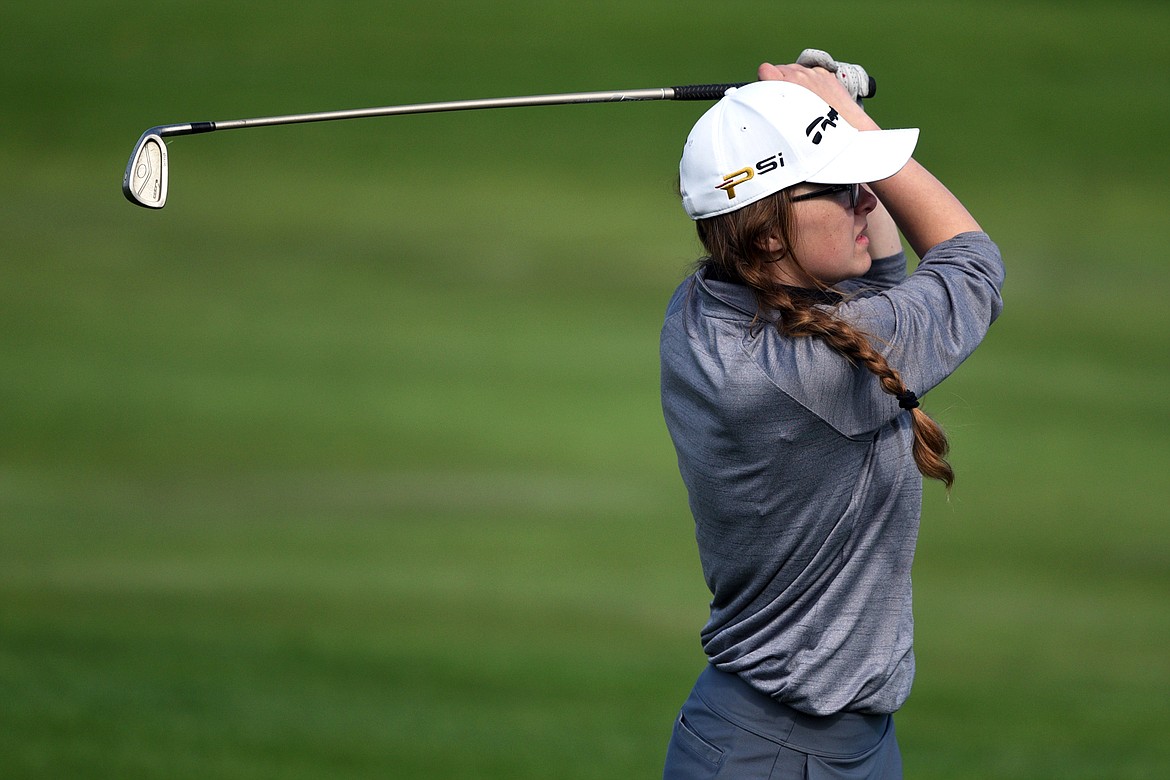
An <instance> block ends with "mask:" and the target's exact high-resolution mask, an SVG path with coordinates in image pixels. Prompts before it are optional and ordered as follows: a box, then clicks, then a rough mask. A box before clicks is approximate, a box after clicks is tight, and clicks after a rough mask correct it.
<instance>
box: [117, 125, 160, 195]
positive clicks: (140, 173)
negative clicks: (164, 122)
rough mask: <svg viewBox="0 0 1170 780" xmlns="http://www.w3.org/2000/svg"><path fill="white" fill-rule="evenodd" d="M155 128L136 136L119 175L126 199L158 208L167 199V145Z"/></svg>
mask: <svg viewBox="0 0 1170 780" xmlns="http://www.w3.org/2000/svg"><path fill="white" fill-rule="evenodd" d="M156 129H157V128H151V129H150V130H147V131H146V132H145V133H143V134H142V137H141V138H139V139H138V143H137V144H136V145H135V147H134V153H133V154H131V155H130V162H128V163H127V164H126V173H125V175H124V176H123V177H122V192H123V194H125V196H126V199H127V200H128V201H130V202H131V203H135V204H137V205H139V206H145V207H146V208H148V209H161V208H162V207H163V206H165V205H166V202H167V146H166V144H165V143H163V139H162V136H161V135H159V134H158V133H157V132H155V130H156Z"/></svg>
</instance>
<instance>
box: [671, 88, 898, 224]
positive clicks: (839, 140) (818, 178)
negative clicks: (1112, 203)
mask: <svg viewBox="0 0 1170 780" xmlns="http://www.w3.org/2000/svg"><path fill="white" fill-rule="evenodd" d="M917 140H918V131H917V130H875V131H871V132H864V133H862V132H860V131H858V130H857V129H856V128H854V127H853V126H851V125H850V124H849V123H848V122H846V121H845V120H844V119H843V118H841V115H840V114H839V113H838V112H837V110H836V109H834V108H833V107H832V106H830V105H829V104H828V103H826V102H825V101H823V100H821V99H820V98H819V97H817V96H816V95H815V94H813V93H812V92H811V91H809V90H807V89H805V88H804V87H799V86H797V85H795V84H789V83H787V82H784V81H758V82H755V83H752V84H747V85H745V86H743V87H740V88H738V89H730V90H728V91H727V94H726V95H725V96H724V97H723V98H722V99H721V100H720V101H719V102H718V103H716V104H715V105H714V106H712V107H711V108H710V109H709V110H708V111H707V113H705V114H703V116H702V117H700V118H699V121H698V122H696V123H695V126H694V128H692V130H691V133H690V136H689V137H688V138H687V143H686V146H685V147H684V149H683V156H682V161H681V163H680V164H679V180H680V183H681V189H682V197H683V208H684V209H685V210H686V212H687V214H688V215H690V217H691V218H692V219H704V218H706V217H713V216H716V215H718V214H725V213H727V212H729V211H734V210H736V209H738V208H742V207H743V206H746V205H748V204H749V203H754V202H755V201H757V200H760V199H761V198H764V197H767V196H768V195H771V194H773V193H775V192H779V191H780V190H782V189H784V188H786V187H791V186H792V185H794V184H799V183H801V182H816V183H820V184H856V183H859V182H869V181H877V180H879V179H884V178H886V177H888V176H892V175H893V174H895V173H897V172H898V170H899V169H900V168H901V167H902V166H903V165H905V164H906V161H907V160H909V159H910V154H911V153H912V152H913V151H914V145H915V143H916V142H917Z"/></svg>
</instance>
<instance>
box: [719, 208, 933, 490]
mask: <svg viewBox="0 0 1170 780" xmlns="http://www.w3.org/2000/svg"><path fill="white" fill-rule="evenodd" d="M696 227H697V229H698V233H699V240H700V241H702V243H703V247H704V248H705V249H706V250H707V252H708V253H709V257H707V258H705V259H704V260H703V261H702V262H703V263H705V264H708V265H710V266H711V267H712V268H713V269H714V270H715V271H716V272H717V273H718V274H719V275H720V276H722V277H724V278H730V279H734V280H737V281H742V282H743V283H744V284H746V285H747V286H748V287H749V288H751V290H752V292H753V293H755V296H756V305H757V313H756V324H760V323H763V322H765V321H766V320H765V319H764V317H763V314H764V312H768V311H773V312H776V313H778V314H779V315H780V316H779V317H778V318H777V319H776V328H777V329H778V330H779V331H780V332H781V333H782V334H784V335H785V336H790V337H805V336H807V337H812V338H819V339H820V340H821V341H823V342H824V343H825V344H826V345H827V346H828V347H829V348H831V349H832V350H833V351H834V352H837V353H838V354H840V355H842V356H843V357H844V358H845V359H847V360H848V361H849V362H850V363H852V364H853V365H859V364H860V365H861V366H864V367H865V368H866V369H867V370H868V371H869V372H870V373H872V374H873V375H874V376H876V377H877V379H878V382H879V383H880V384H881V387H882V390H884V391H885V392H887V393H889V394H890V395H892V396H895V397H900V398H905V397H907V396H908V392H909V391H908V388H907V387H906V384H905V383H904V382H903V381H902V377H901V375H900V374H899V373H898V371H897V370H896V369H894V368H893V367H892V366H891V365H890V364H889V363H888V362H887V361H886V359H885V357H884V356H882V354H881V353H880V352H878V350H877V349H876V348H875V347H874V345H873V343H872V342H871V337H870V336H869V335H868V334H866V333H865V332H864V331H861V330H859V329H858V328H855V327H854V326H853V325H851V324H849V323H848V322H846V321H844V320H842V319H840V318H838V317H837V316H835V314H834V313H833V311H832V310H831V309H827V308H825V307H824V306H823V305H819V304H818V303H817V302H816V301H815V300H814V299H813V298H811V297H810V296H807V295H799V294H793V290H792V288H790V287H786V286H784V285H783V284H780V283H779V282H777V281H776V278H775V276H774V273H773V267H772V266H773V264H774V262H775V261H774V259H773V258H772V257H771V256H770V255H769V253H768V252H767V250H766V248H765V247H766V241H767V239H768V238H769V237H771V236H775V235H778V236H779V238H780V242H781V244H782V246H784V247H785V248H786V251H788V255H787V258H788V259H789V260H790V261H791V262H792V263H793V264H795V265H796V267H797V268H798V270H800V271H802V272H803V270H804V269H803V268H800V262H799V260H797V258H796V256H795V255H794V254H792V252H791V247H792V239H793V238H794V237H795V227H794V221H793V218H792V195H791V193H790V192H789V191H788V190H781V191H780V192H777V193H776V194H774V195H771V196H769V197H767V198H764V199H762V200H759V201H756V202H755V203H752V204H749V205H747V206H744V207H743V208H741V209H737V210H736V211H733V212H730V213H728V214H721V215H719V216H715V217H709V218H707V219H701V220H698V221H697V222H696ZM805 275H806V276H808V274H805ZM910 397H911V398H912V396H910ZM910 414H911V426H912V428H913V431H914V445H913V454H914V462H915V463H916V464H917V465H918V470H919V471H920V472H921V473H922V474H923V475H924V476H927V477H930V478H932V479H937V480H939V481H941V482H942V483H943V484H945V485H946V486H947V489H948V490H949V489H950V487H951V485H952V484H953V483H954V481H955V473H954V471H953V470H952V469H951V466H950V464H949V463H947V461H946V455H947V451H948V449H949V445H948V443H947V437H946V434H945V433H943V430H942V428H940V427H939V425H938V423H936V422H935V421H934V420H933V419H931V418H930V415H928V414H927V413H926V412H924V411H923V410H922V409H920V408H917V407H916V408H913V409H911V410H910Z"/></svg>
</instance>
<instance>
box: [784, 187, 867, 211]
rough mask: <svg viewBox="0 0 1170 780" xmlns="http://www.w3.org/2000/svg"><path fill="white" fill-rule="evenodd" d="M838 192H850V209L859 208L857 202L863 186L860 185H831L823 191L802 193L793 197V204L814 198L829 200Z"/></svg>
mask: <svg viewBox="0 0 1170 780" xmlns="http://www.w3.org/2000/svg"><path fill="white" fill-rule="evenodd" d="M838 192H848V193H849V208H850V209H856V208H857V201H858V200H859V199H860V198H861V185H860V184H833V185H831V186H829V187H825V188H823V189H819V190H813V191H812V192H805V193H801V194H800V195H793V196H792V202H793V203H797V202H798V201H802V200H812V199H813V198H827V197H829V196H831V195H836V194H837V193H838Z"/></svg>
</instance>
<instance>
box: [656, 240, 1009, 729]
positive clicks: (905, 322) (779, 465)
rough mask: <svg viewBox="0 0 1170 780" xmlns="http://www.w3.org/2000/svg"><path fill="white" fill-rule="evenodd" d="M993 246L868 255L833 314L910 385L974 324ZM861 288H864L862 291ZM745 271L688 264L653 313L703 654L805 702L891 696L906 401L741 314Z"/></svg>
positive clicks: (906, 483) (961, 355)
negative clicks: (704, 618) (694, 562)
mask: <svg viewBox="0 0 1170 780" xmlns="http://www.w3.org/2000/svg"><path fill="white" fill-rule="evenodd" d="M1003 275H1004V271H1003V263H1002V260H1001V258H1000V254H999V250H998V249H997V247H996V246H995V244H994V243H992V242H991V240H990V239H989V238H988V237H987V236H986V235H985V234H983V233H965V234H962V235H960V236H957V237H955V238H953V239H951V240H949V241H946V242H943V243H941V244H939V245H938V246H936V247H934V248H933V249H932V250H930V251H929V252H927V253H926V256H925V257H924V258H923V259H922V262H921V263H920V264H919V266H918V268H917V269H916V270H915V271H914V273H912V274H910V275H909V276H907V274H906V261H905V257H904V255H902V254H899V255H896V256H894V257H890V258H885V259H881V260H877V261H875V262H874V264H873V268H872V269H871V270H870V272H869V273H868V274H867V275H866V276H865V277H864V278H862V279H859V280H856V281H854V282H850V283H846V284H843V285H840V286H839V288H840V289H845V290H848V291H850V292H851V293H854V295H851V296H850V297H848V298H847V300H846V301H845V302H843V303H840V304H839V305H838V306H837V315H838V316H839V317H841V318H843V319H846V320H848V321H850V322H852V323H854V324H855V325H857V326H858V327H859V328H861V329H862V330H864V331H865V332H866V333H868V334H869V335H870V336H872V337H873V338H874V340H875V343H877V344H879V345H880V349H881V351H882V353H883V354H884V355H885V356H886V358H887V359H888V360H889V362H890V364H891V365H892V366H893V367H894V368H896V369H897V370H898V371H899V372H900V373H901V374H902V377H903V379H904V380H905V382H906V386H907V388H909V389H910V390H912V391H913V392H915V393H917V394H918V395H919V396H922V395H925V393H926V392H927V391H928V390H930V389H931V388H933V387H934V386H935V385H937V384H938V383H939V382H941V381H942V380H943V379H944V378H945V377H947V376H948V375H949V374H950V373H951V372H953V371H954V370H955V369H956V368H957V367H958V366H959V364H960V363H962V362H963V360H965V359H966V358H967V356H968V355H970V354H971V352H972V351H973V350H974V349H975V347H976V346H977V345H978V344H979V342H980V341H981V340H982V339H983V337H984V335H985V333H986V332H987V329H988V327H989V326H990V324H991V322H992V321H993V320H994V319H995V318H996V317H997V316H998V314H999V312H1000V309H1001V307H1002V301H1001V298H1000V292H999V291H1000V287H1001V285H1002V283H1003ZM863 289H864V291H861V290H863ZM755 312H756V302H755V298H754V296H753V295H752V294H751V292H750V291H749V290H748V289H747V288H746V287H744V286H742V285H737V284H731V283H728V282H722V281H716V280H713V279H708V278H706V277H705V276H704V274H703V273H702V272H701V271H700V272H698V273H696V274H694V275H693V276H691V277H689V278H688V279H686V280H685V281H684V282H683V283H682V284H681V285H680V286H679V288H678V289H677V290H676V291H675V294H674V296H673V297H672V298H671V301H670V304H669V306H668V307H667V312H666V320H665V323H664V325H663V329H662V338H661V359H662V406H663V413H664V416H665V418H666V423H667V428H668V429H669V431H670V435H671V438H672V439H673V441H674V444H675V448H676V450H677V453H678V463H679V470H680V472H681V474H682V478H683V481H684V483H685V484H686V487H687V491H688V494H689V498H690V506H691V511H692V513H693V515H694V520H695V536H696V539H697V541H698V547H699V557H700V560H701V562H702V567H703V574H704V577H705V578H706V581H707V586H708V587H709V588H710V590H711V593H712V600H711V615H710V620H709V621H708V623H707V625H706V626H705V627H704V628H703V630H702V633H701V638H702V642H703V648H704V650H705V652H706V653H707V656H708V657H709V659H710V661H711V663H713V664H714V665H715V666H717V667H718V668H720V669H722V670H724V671H727V672H733V673H737V674H739V675H740V676H741V677H742V678H743V679H745V680H746V681H747V682H748V683H749V684H751V685H752V686H754V687H755V688H757V689H758V690H760V691H762V692H764V693H766V694H768V695H770V696H772V697H774V698H776V699H777V700H779V701H781V702H783V703H785V704H788V705H789V706H792V707H794V708H796V709H798V710H802V711H804V712H808V713H812V714H816V715H827V714H831V713H834V712H839V711H843V710H844V711H852V712H863V713H888V712H893V711H895V710H897V709H898V708H899V707H900V706H901V705H902V704H903V703H904V702H905V700H906V698H907V696H909V693H910V686H911V683H912V681H913V678H914V653H913V627H914V626H913V615H912V613H911V586H910V568H911V564H912V562H913V558H914V548H915V544H916V542H917V537H918V524H919V516H920V513H921V504H922V479H921V476H920V475H919V472H918V470H917V468H916V466H915V463H914V460H913V457H912V455H911V440H912V433H911V427H910V414H909V413H908V412H905V411H903V410H901V409H900V408H899V407H898V403H897V400H896V399H895V398H893V397H892V396H890V395H889V394H887V393H885V392H883V391H882V390H881V388H880V387H879V385H878V382H877V380H876V378H875V377H874V376H873V375H872V374H871V373H870V372H869V371H867V370H866V369H864V368H861V367H855V366H853V365H851V364H850V363H849V362H848V361H847V360H845V358H843V357H841V356H840V355H838V354H837V353H835V352H833V351H832V350H831V349H830V348H829V347H827V346H826V345H825V344H824V343H822V342H821V341H820V340H819V339H814V338H789V337H785V336H782V335H781V334H780V333H779V332H778V331H777V330H776V328H775V327H767V326H766V327H762V328H760V327H757V328H755V329H753V328H751V327H750V323H751V320H752V317H753V316H754V314H755Z"/></svg>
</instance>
